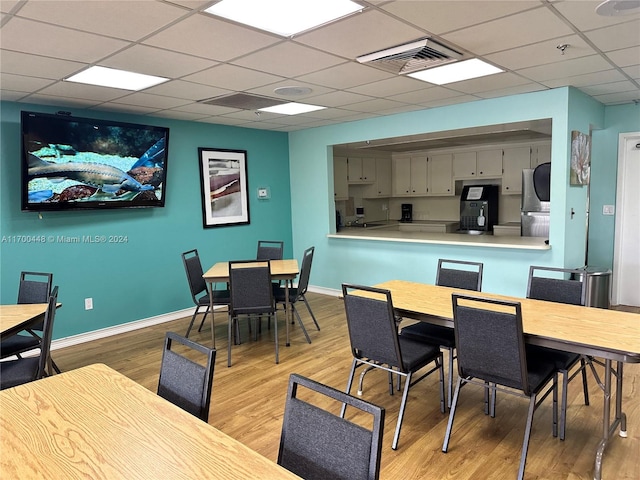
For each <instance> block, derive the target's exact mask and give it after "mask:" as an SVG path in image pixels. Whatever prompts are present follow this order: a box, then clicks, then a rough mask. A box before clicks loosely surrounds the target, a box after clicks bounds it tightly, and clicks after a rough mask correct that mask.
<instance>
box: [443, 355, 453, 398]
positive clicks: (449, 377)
mask: <svg viewBox="0 0 640 480" xmlns="http://www.w3.org/2000/svg"><path fill="white" fill-rule="evenodd" d="M445 348H446V349H447V350H448V351H449V371H448V372H447V381H448V383H449V384H448V386H447V399H448V400H447V407H448V408H451V395H452V394H453V348H449V347H445Z"/></svg>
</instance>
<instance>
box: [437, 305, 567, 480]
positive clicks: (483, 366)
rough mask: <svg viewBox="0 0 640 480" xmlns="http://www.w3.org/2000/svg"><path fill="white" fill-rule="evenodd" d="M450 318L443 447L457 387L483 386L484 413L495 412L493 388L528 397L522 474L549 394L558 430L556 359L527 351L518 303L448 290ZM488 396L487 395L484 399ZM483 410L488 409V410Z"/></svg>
mask: <svg viewBox="0 0 640 480" xmlns="http://www.w3.org/2000/svg"><path fill="white" fill-rule="evenodd" d="M452 300H453V322H454V331H455V337H456V350H457V353H458V382H457V384H456V390H455V393H454V395H453V402H452V404H451V411H450V412H449V421H448V423H447V430H446V433H445V437H444V443H443V446H442V451H443V452H445V453H446V452H447V450H448V448H449V440H450V438H451V430H452V428H453V420H454V418H455V413H456V408H457V406H458V399H459V396H460V389H461V387H462V386H463V385H465V384H467V383H470V384H476V385H479V386H481V387H483V388H484V389H485V413H490V414H491V417H494V416H495V398H496V393H497V391H498V390H499V391H501V392H505V393H508V394H511V395H515V396H519V397H524V398H528V399H529V410H528V413H527V420H526V426H525V433H524V441H523V444H522V453H521V455H520V467H519V470H518V479H519V480H521V479H522V478H524V469H525V464H526V461H527V450H528V448H529V438H530V436H531V426H532V423H533V415H534V413H535V411H536V409H537V408H538V406H539V405H540V404H541V403H542V402H543V401H544V399H545V398H546V397H547V396H549V394H552V397H553V415H552V418H553V429H552V430H553V435H554V436H557V434H558V373H557V369H556V367H555V363H554V362H553V361H552V360H548V359H546V358H545V357H531V356H529V355H528V354H527V349H526V347H525V343H524V333H523V330H522V311H521V307H520V303H519V302H505V301H500V300H493V299H487V298H480V297H471V296H465V295H458V294H453V299H452ZM488 397H490V398H488ZM487 410H488V411H487Z"/></svg>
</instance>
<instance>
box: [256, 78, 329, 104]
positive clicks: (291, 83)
mask: <svg viewBox="0 0 640 480" xmlns="http://www.w3.org/2000/svg"><path fill="white" fill-rule="evenodd" d="M281 87H302V88H310V89H311V92H309V93H307V94H303V95H279V94H277V93H276V92H275V89H277V88H281ZM333 91H334V90H333V89H331V88H327V87H323V86H320V85H315V84H312V83H306V82H301V81H298V80H282V81H280V82H276V83H271V84H269V85H265V86H262V87H257V88H252V89H250V90H248V92H249V93H254V94H256V95H262V96H264V97H272V98H282V99H285V100H290V101H292V102H299V101H303V100H305V99H307V98H310V97H314V96H317V95H324V94H325V93H329V92H333Z"/></svg>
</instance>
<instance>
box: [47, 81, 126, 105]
mask: <svg viewBox="0 0 640 480" xmlns="http://www.w3.org/2000/svg"><path fill="white" fill-rule="evenodd" d="M38 93H41V94H43V95H49V96H56V97H69V98H77V99H83V100H89V101H94V103H101V102H108V101H110V100H113V99H115V98H119V97H122V96H124V95H127V94H129V93H131V91H129V90H120V89H118V88H107V87H98V86H95V85H86V84H83V83H75V82H56V83H54V84H53V85H51V86H49V87H47V88H44V89H42V90H41V91H40V92H38Z"/></svg>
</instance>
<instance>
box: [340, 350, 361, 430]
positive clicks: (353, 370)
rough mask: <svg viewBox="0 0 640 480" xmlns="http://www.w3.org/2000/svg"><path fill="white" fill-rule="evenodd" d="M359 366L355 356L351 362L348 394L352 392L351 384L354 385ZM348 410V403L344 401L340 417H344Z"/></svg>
mask: <svg viewBox="0 0 640 480" xmlns="http://www.w3.org/2000/svg"><path fill="white" fill-rule="evenodd" d="M357 366H358V360H356V359H355V358H354V359H353V362H351V372H349V379H348V380H347V389H346V390H345V392H346V393H347V395H348V394H350V393H351V385H353V377H354V376H355V374H356V367H357ZM346 410H347V404H346V403H343V404H342V408H341V409H340V418H344V413H345V411H346Z"/></svg>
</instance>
